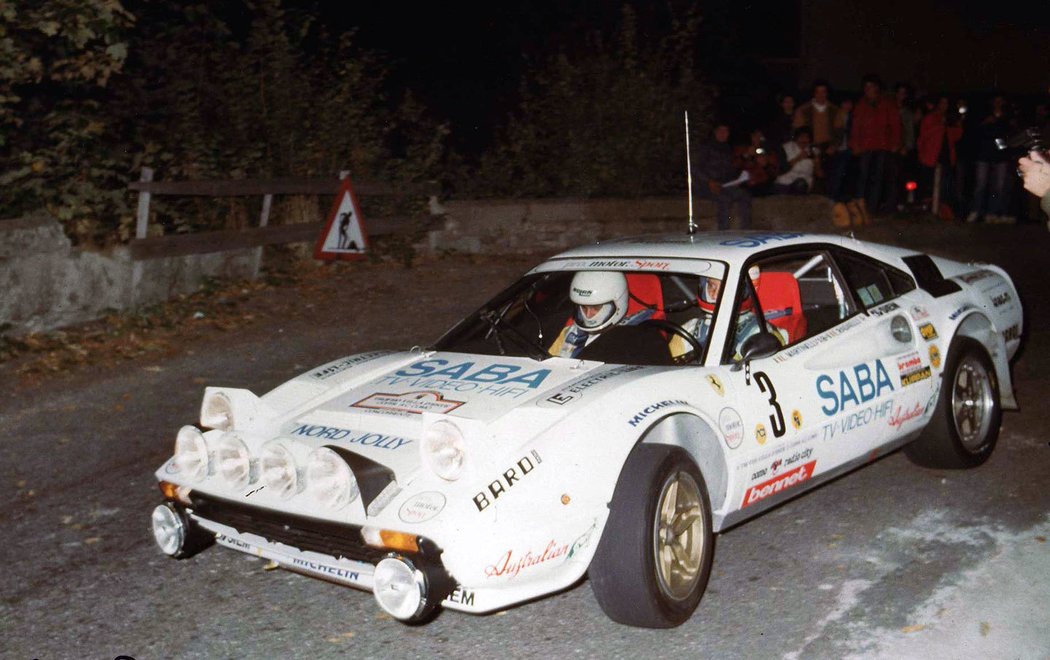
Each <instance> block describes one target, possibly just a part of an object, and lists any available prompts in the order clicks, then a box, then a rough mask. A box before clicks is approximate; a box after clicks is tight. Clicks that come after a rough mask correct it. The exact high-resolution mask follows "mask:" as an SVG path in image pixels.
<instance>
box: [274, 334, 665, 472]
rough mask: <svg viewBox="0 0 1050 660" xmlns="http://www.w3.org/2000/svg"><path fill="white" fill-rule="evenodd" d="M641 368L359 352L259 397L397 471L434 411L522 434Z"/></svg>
mask: <svg viewBox="0 0 1050 660" xmlns="http://www.w3.org/2000/svg"><path fill="white" fill-rule="evenodd" d="M643 369H654V368H651V367H625V366H610V365H605V364H604V363H601V362H589V361H582V360H572V359H564V358H557V357H554V358H550V359H547V360H544V361H542V362H540V361H536V360H531V359H528V358H515V357H505V356H482V355H474V354H465V353H452V352H418V351H413V352H403V353H366V354H361V355H357V356H350V357H347V358H343V359H341V360H337V361H335V362H332V363H329V364H327V365H323V366H321V367H318V368H317V369H314V370H311V371H310V372H307V373H305V374H302V375H301V376H299V377H297V378H296V379H293V380H292V381H289V382H288V383H286V384H285V385H282V386H281V387H279V388H277V389H276V390H274V391H273V392H270V393H268V394H267V395H265V396H264V397H263V401H264V402H265V403H266V404H267V406H268V407H269V408H270V409H271V410H273V411H274V412H275V413H276V414H277V416H278V418H280V420H281V422H280V423H281V428H280V434H281V435H284V436H287V437H291V438H293V439H305V438H313V439H314V441H319V442H320V444H325V445H335V446H339V447H342V448H343V449H346V450H348V451H351V452H353V453H355V454H358V455H361V456H365V457H366V458H368V459H370V460H372V461H376V462H378V463H381V464H382V465H385V466H387V467H389V468H391V469H393V470H394V472H395V473H397V474H398V477H399V478H400V477H402V476H407V474H408V473H410V472H412V471H414V470H415V469H416V468H417V467H418V465H419V460H420V459H419V451H418V443H419V438H420V437H421V435H422V433H423V428H424V426H425V424H427V423H430V422H432V421H433V420H434V416H435V415H441V416H447V417H448V418H452V419H453V420H454V421H455V422H456V423H457V425H459V426H461V428H463V430H464V432H465V433H466V434H467V436H468V438H469V437H471V436H474V437H480V436H483V435H484V436H493V435H496V436H497V437H500V438H501V439H504V438H505V439H507V440H510V441H513V439H514V438H512V437H508V435H513V436H517V438H518V439H519V440H520V439H523V438H524V434H525V433H528V434H529V435H532V434H534V433H536V432H539V431H541V430H543V429H544V428H547V427H549V426H550V425H551V424H553V423H555V422H557V421H558V420H559V419H561V418H563V417H564V416H565V415H567V414H568V412H569V411H570V409H572V410H578V409H579V406H566V405H565V404H566V403H568V402H570V401H575V400H576V399H578V398H580V397H582V396H584V394H585V393H586V395H587V396H589V397H596V396H597V395H598V394H599V392H600V391H601V390H603V389H609V388H612V387H615V386H616V385H617V384H618V383H622V382H623V376H625V375H626V374H627V373H628V372H632V371H640V370H643ZM497 429H500V430H503V429H514V430H515V431H517V432H516V433H513V434H509V433H497ZM522 429H528V430H527V431H523V430H522ZM307 442H309V441H307Z"/></svg>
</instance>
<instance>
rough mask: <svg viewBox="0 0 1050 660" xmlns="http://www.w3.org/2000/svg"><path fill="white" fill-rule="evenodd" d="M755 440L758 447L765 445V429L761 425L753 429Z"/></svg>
mask: <svg viewBox="0 0 1050 660" xmlns="http://www.w3.org/2000/svg"><path fill="white" fill-rule="evenodd" d="M755 440H757V441H758V444H760V445H764V444H766V427H765V426H763V425H762V424H759V425H758V426H756V427H755Z"/></svg>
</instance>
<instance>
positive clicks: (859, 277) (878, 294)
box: [836, 252, 915, 309]
mask: <svg viewBox="0 0 1050 660" xmlns="http://www.w3.org/2000/svg"><path fill="white" fill-rule="evenodd" d="M836 258H837V261H838V262H839V266H840V267H841V268H842V274H843V276H844V277H845V278H846V282H847V283H848V285H849V289H850V291H852V292H853V295H855V296H856V298H857V300H859V301H860V303H861V304H862V305H864V307H865V309H867V308H869V307H874V306H876V305H881V304H882V303H884V302H886V301H888V300H892V299H894V298H896V297H897V296H899V295H901V294H903V293H907V292H908V291H911V290H912V289H914V288H915V282H914V281H913V280H912V279H911V278H910V277H908V276H907V275H905V274H904V273H901V272H900V271H897V270H894V269H893V268H891V267H889V266H885V265H882V264H879V263H876V262H875V261H872V260H870V259H866V258H864V257H862V256H860V255H856V254H851V253H848V252H843V253H840V254H838V255H837V256H836Z"/></svg>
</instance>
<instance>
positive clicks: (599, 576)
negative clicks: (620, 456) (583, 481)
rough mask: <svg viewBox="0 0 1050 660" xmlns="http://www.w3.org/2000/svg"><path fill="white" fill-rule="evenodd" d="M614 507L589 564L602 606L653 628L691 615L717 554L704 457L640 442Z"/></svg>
mask: <svg viewBox="0 0 1050 660" xmlns="http://www.w3.org/2000/svg"><path fill="white" fill-rule="evenodd" d="M609 509H610V512H609V520H608V521H607V522H606V524H605V531H604V533H603V534H602V539H601V542H600V543H599V544H598V548H597V550H596V551H595V555H594V559H593V560H592V561H591V566H590V569H589V571H588V575H589V577H590V580H591V588H592V590H593V591H594V596H595V598H596V599H597V600H598V604H599V605H601V608H602V610H603V611H604V612H605V614H606V615H607V616H608V617H609V618H610V619H612V620H614V621H617V622H619V623H623V624H627V625H631V626H640V627H645V628H672V627H674V626H677V625H679V624H681V623H683V622H684V621H686V620H687V619H688V618H689V617H690V615H692V613H693V611H694V610H695V609H696V607H697V605H698V604H699V603H700V598H701V596H703V593H704V589H705V588H706V586H707V580H708V577H709V576H710V574H711V561H712V559H713V557H714V534H713V532H712V529H711V504H710V499H709V498H708V495H707V487H706V485H705V484H704V479H703V477H702V476H701V475H700V470H699V469H698V468H697V467H696V463H694V462H693V460H692V459H691V458H690V457H689V455H688V454H686V453H685V452H684V451H683V450H681V449H679V448H677V447H669V446H666V445H646V444H640V445H638V446H637V447H636V448H635V449H634V451H632V452H631V455H630V456H629V457H628V460H627V463H626V465H625V466H624V469H623V471H622V472H621V474H620V479H619V481H618V482H617V484H616V490H615V492H614V493H613V499H612V502H611V503H610V505H609Z"/></svg>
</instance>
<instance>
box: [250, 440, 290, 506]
mask: <svg viewBox="0 0 1050 660" xmlns="http://www.w3.org/2000/svg"><path fill="white" fill-rule="evenodd" d="M259 474H260V478H261V479H262V482H263V483H264V484H265V485H266V487H267V488H269V489H271V490H274V491H276V492H277V494H278V495H280V496H281V497H282V498H288V497H291V496H292V495H295V494H296V493H298V492H299V470H298V468H297V467H296V464H295V457H294V456H292V452H291V451H290V450H289V449H288V447H285V446H284V445H283V444H281V443H280V442H276V441H274V442H268V443H266V445H265V446H263V448H262V452H260V454H259Z"/></svg>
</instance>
